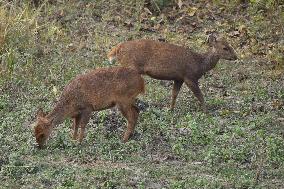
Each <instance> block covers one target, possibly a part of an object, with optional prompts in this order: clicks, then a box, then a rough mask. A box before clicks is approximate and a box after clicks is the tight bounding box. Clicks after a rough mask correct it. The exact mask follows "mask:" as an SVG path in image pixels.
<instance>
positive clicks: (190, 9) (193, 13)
mask: <svg viewBox="0 0 284 189" xmlns="http://www.w3.org/2000/svg"><path fill="white" fill-rule="evenodd" d="M197 9H198V8H196V7H189V8H188V10H187V14H188V16H194V15H195V13H196V11H197Z"/></svg>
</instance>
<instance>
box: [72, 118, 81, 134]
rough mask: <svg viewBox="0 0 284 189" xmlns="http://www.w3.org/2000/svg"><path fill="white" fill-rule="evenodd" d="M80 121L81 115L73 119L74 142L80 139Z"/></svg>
mask: <svg viewBox="0 0 284 189" xmlns="http://www.w3.org/2000/svg"><path fill="white" fill-rule="evenodd" d="M79 119H80V115H78V116H76V117H75V118H74V119H73V135H72V139H73V140H76V139H77V137H78V129H79V124H78V121H79Z"/></svg>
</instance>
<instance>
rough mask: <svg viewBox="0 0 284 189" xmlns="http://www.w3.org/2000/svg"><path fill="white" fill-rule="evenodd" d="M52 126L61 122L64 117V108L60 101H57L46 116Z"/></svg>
mask: <svg viewBox="0 0 284 189" xmlns="http://www.w3.org/2000/svg"><path fill="white" fill-rule="evenodd" d="M46 118H47V119H48V121H50V123H51V125H52V126H55V125H58V124H60V123H62V122H63V121H64V119H65V108H64V105H63V103H62V102H61V101H59V102H58V103H57V104H56V105H55V107H54V109H53V110H52V111H51V112H50V113H49V114H48V115H47V116H46Z"/></svg>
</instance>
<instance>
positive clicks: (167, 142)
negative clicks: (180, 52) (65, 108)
mask: <svg viewBox="0 0 284 189" xmlns="http://www.w3.org/2000/svg"><path fill="white" fill-rule="evenodd" d="M137 2H138V1H137ZM134 4H135V6H134V5H133V3H132V4H131V2H128V1H126V3H122V4H120V5H118V4H117V3H115V1H110V2H108V3H107V2H106V1H98V2H97V3H92V2H83V1H74V2H66V3H55V4H52V3H45V4H43V5H42V6H41V7H39V8H36V9H35V8H33V7H32V6H28V5H27V4H24V3H18V4H17V5H16V4H13V3H11V4H9V5H6V6H4V4H3V5H2V4H1V12H0V13H1V15H3V12H5V15H6V17H3V16H2V17H1V18H0V20H1V24H3V23H9V24H8V25H6V26H7V30H6V32H4V33H5V42H4V44H2V45H3V46H0V52H1V58H0V63H1V65H0V66H1V67H0V69H1V70H0V76H1V78H0V85H1V88H0V89H1V90H0V183H1V187H0V188H19V187H23V188H283V187H284V185H283V183H284V139H283V133H284V129H283V128H284V127H283V124H284V122H283V118H284V111H283V110H284V107H283V98H284V87H283V83H284V80H283V70H281V69H280V70H279V69H278V67H277V69H275V68H274V66H273V63H272V62H271V60H270V59H269V57H266V56H261V55H255V54H253V51H254V50H253V49H252V50H247V51H246V50H244V49H242V48H240V47H239V45H238V44H240V41H241V38H230V41H231V43H232V44H233V46H234V47H235V48H236V51H237V52H238V54H240V56H242V57H243V58H242V59H241V60H239V61H236V62H228V61H220V63H219V64H218V65H217V67H216V68H215V69H214V70H212V71H211V72H210V73H208V74H206V75H205V77H203V78H202V79H201V80H200V84H201V89H202V91H203V93H204V95H205V99H206V103H207V105H208V107H209V114H204V113H202V112H201V111H200V107H199V105H198V103H197V100H196V99H195V97H194V96H193V95H192V93H191V92H190V91H189V90H188V89H187V87H186V86H183V88H182V90H181V92H180V94H179V97H178V100H177V104H176V109H175V111H174V112H171V111H169V105H170V96H171V94H170V93H171V85H172V83H171V82H161V81H158V80H153V79H151V78H149V77H145V79H146V82H147V85H146V94H145V95H144V96H141V97H140V100H141V101H142V102H140V104H139V105H140V106H141V107H142V108H141V109H142V110H141V111H140V116H139V122H138V125H137V128H136V131H135V134H134V136H133V138H132V140H130V141H129V142H128V143H126V144H124V143H122V142H121V136H122V133H123V130H124V128H125V124H126V122H125V120H124V119H123V118H122V116H121V115H120V114H119V113H118V111H117V110H116V109H112V110H105V111H101V112H97V113H94V115H93V117H92V119H91V121H90V122H89V124H88V130H87V136H86V138H85V140H84V142H83V143H82V144H78V143H77V142H75V141H72V139H71V137H70V132H71V122H70V120H66V121H65V122H64V123H63V124H61V125H59V126H58V127H57V128H55V129H54V131H53V133H52V136H51V137H50V139H49V141H48V144H47V147H46V148H45V149H43V150H38V149H37V148H35V139H34V136H33V131H32V128H30V124H31V123H33V121H34V119H35V114H36V111H37V109H38V107H40V106H41V107H44V109H45V110H50V109H51V108H52V105H53V104H54V102H55V101H56V99H57V98H58V96H59V95H60V91H61V90H62V88H63V87H64V85H65V84H66V83H68V81H69V80H70V79H71V78H73V77H74V76H75V75H77V74H78V73H83V72H86V71H88V70H90V69H94V68H99V67H109V66H113V65H109V63H108V61H107V60H106V53H107V52H108V51H109V49H110V48H111V47H112V46H114V45H116V44H117V43H119V42H121V41H125V40H128V39H136V38H151V39H158V38H160V37H164V38H166V40H167V41H169V42H172V43H177V44H184V45H188V46H192V47H194V48H195V49H200V51H202V50H203V49H204V48H205V47H206V46H205V45H203V43H202V42H203V41H204V40H205V38H206V35H205V33H204V32H203V31H204V30H205V29H207V28H214V29H216V30H217V31H220V33H226V32H229V31H230V27H228V25H221V26H220V25H219V23H217V22H210V21H205V22H204V23H202V24H200V26H201V27H200V29H198V30H196V31H194V32H193V33H189V34H188V33H184V32H178V31H179V30H178V29H180V28H182V27H183V26H182V25H181V24H180V23H178V22H177V23H174V24H172V23H170V21H166V22H165V24H164V25H163V26H162V27H164V29H165V30H157V31H155V32H149V31H145V30H141V27H144V25H143V24H144V23H143V22H139V18H138V16H139V13H140V11H142V9H141V3H134ZM130 5H131V6H132V7H131V6H130ZM7 6H10V9H8V8H7ZM121 7H122V8H121ZM133 7H134V8H133ZM9 10H10V12H9ZM106 10H110V11H106ZM116 11H118V12H119V14H117V13H115V12H116ZM132 13H133V14H132ZM122 15H123V16H122ZM133 15H134V16H133ZM240 17H241V15H240ZM157 18H158V19H159V18H160V17H159V16H158V17H157ZM241 18H242V17H241ZM229 19H231V18H229ZM128 20H131V22H132V23H133V25H134V26H133V27H131V28H129V27H128V26H127V25H125V21H128ZM224 20H226V17H225V18H224ZM221 21H222V19H221ZM263 22H266V20H264V21H263ZM239 24H240V23H236V24H235V25H237V26H238V25H239ZM259 25H261V24H259ZM254 27H258V25H257V24H256V25H254ZM173 28H174V29H176V30H177V32H174V31H173ZM15 31H16V32H15ZM261 31H262V32H263V35H268V34H271V33H269V32H270V31H271V30H269V31H266V30H261ZM1 32H3V31H2V30H0V36H1V35H2V34H3V33H2V34H1ZM250 32H252V33H251V34H250V35H254V33H253V31H250ZM188 36H190V39H187V38H188ZM274 37H277V35H276V34H275V36H274ZM0 42H1V40H0ZM273 43H274V46H275V48H276V49H277V48H278V47H280V42H279V43H277V42H273ZM0 45H1V44H0ZM257 45H259V44H257ZM2 47H3V48H2ZM249 47H251V46H250V45H249ZM251 48H252V47H251ZM256 49H257V48H256ZM275 51H276V50H275Z"/></svg>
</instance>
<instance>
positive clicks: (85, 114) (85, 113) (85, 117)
mask: <svg viewBox="0 0 284 189" xmlns="http://www.w3.org/2000/svg"><path fill="white" fill-rule="evenodd" d="M91 115H92V109H91V108H89V109H84V110H82V111H81V114H80V119H79V120H78V125H79V126H78V127H80V133H79V142H80V143H81V142H82V141H83V138H84V136H85V129H86V125H87V124H88V122H89V120H90V118H91Z"/></svg>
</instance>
